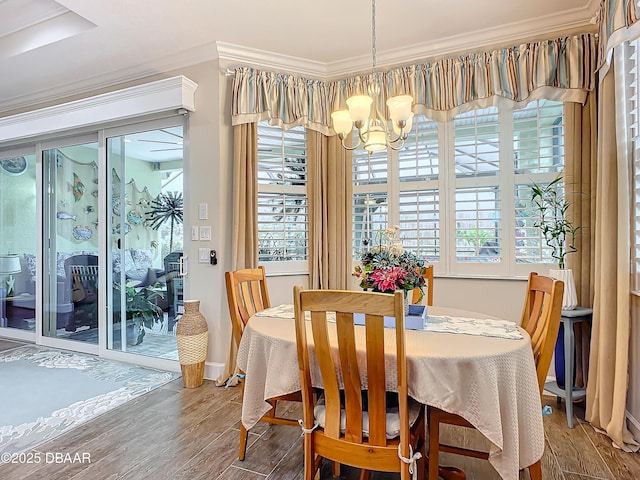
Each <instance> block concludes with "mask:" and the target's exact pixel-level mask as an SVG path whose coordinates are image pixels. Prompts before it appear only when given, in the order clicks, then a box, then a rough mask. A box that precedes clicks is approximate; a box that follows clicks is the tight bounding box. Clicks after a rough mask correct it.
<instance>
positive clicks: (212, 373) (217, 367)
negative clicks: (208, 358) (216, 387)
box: [204, 362, 224, 380]
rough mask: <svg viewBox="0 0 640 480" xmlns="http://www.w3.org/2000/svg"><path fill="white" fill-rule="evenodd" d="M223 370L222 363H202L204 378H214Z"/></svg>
mask: <svg viewBox="0 0 640 480" xmlns="http://www.w3.org/2000/svg"><path fill="white" fill-rule="evenodd" d="M222 372H224V363H218V362H206V363H205V364H204V378H206V379H207V380H216V379H217V378H218V377H219V376H220V375H222Z"/></svg>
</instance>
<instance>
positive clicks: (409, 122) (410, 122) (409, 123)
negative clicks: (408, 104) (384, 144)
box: [391, 113, 413, 135]
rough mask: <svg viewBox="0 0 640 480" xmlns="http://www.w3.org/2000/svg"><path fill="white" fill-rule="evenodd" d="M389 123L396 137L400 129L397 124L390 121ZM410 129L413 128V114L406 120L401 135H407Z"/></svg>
mask: <svg viewBox="0 0 640 480" xmlns="http://www.w3.org/2000/svg"><path fill="white" fill-rule="evenodd" d="M391 123H392V124H393V131H394V133H395V134H396V135H400V127H399V126H398V122H394V121H392V122H391ZM411 127H413V113H412V114H411V116H410V117H409V119H408V120H407V123H406V125H405V126H404V128H403V129H402V133H404V134H405V135H406V134H407V133H409V132H410V131H411Z"/></svg>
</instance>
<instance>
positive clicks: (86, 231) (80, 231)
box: [71, 225, 93, 240]
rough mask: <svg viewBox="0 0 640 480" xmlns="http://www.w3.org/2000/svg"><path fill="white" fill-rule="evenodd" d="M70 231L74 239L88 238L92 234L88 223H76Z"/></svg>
mask: <svg viewBox="0 0 640 480" xmlns="http://www.w3.org/2000/svg"><path fill="white" fill-rule="evenodd" d="M71 233H72V234H73V238H75V239H76V240H89V239H90V238H91V237H92V236H93V230H91V227H90V226H89V225H85V226H84V227H83V226H82V225H76V226H75V227H74V228H73V230H72V232H71Z"/></svg>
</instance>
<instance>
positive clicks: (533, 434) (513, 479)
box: [238, 307, 544, 480]
mask: <svg viewBox="0 0 640 480" xmlns="http://www.w3.org/2000/svg"><path fill="white" fill-rule="evenodd" d="M429 314H430V315H452V316H461V317H470V316H471V315H473V314H470V313H469V312H461V311H455V310H451V309H442V308H437V307H429ZM482 317H484V318H487V317H486V316H482V315H479V314H478V315H476V318H482ZM357 330H359V331H361V332H364V329H363V328H361V329H357ZM385 333H387V334H388V335H386V337H385V338H386V342H385V347H386V351H387V354H388V355H389V359H390V361H389V362H387V369H388V370H387V388H388V389H389V390H394V388H395V387H394V385H395V384H396V383H397V382H396V372H395V369H394V368H390V367H391V366H395V362H394V361H392V359H393V356H394V355H395V343H394V333H393V331H392V330H391V329H389V330H388V331H387V332H385ZM522 333H523V336H522V337H523V338H522V339H505V338H495V337H486V336H477V335H465V334H452V333H435V332H428V331H415V330H407V332H406V350H407V369H408V378H409V394H410V395H411V396H412V397H413V398H415V399H416V400H418V401H419V402H421V403H424V404H427V405H432V406H435V407H438V408H440V409H442V410H446V411H449V412H454V413H456V414H459V415H461V416H462V417H464V418H465V419H466V420H468V421H469V422H470V423H471V424H473V425H474V426H475V427H476V428H477V429H478V430H479V431H480V432H482V434H483V435H484V436H485V437H487V438H488V439H489V440H490V441H491V443H492V448H491V451H490V457H489V461H490V462H491V464H492V465H493V466H494V468H495V469H496V471H497V472H498V473H499V474H500V476H501V477H502V478H503V479H505V480H517V479H518V471H519V469H520V468H524V467H527V466H529V465H531V464H533V463H535V462H536V461H537V460H539V459H540V458H541V457H542V453H543V451H544V431H543V425H542V410H541V408H542V407H541V404H540V396H539V393H538V383H537V377H536V370H535V365H534V362H533V355H532V353H531V346H530V339H529V336H528V335H527V334H526V332H524V331H522ZM362 337H364V335H362ZM309 338H311V332H310V324H309ZM334 338H335V337H334ZM361 339H362V338H361ZM238 366H239V367H240V368H241V369H242V370H243V371H244V372H245V373H246V375H247V376H246V379H245V386H244V398H243V404H242V423H243V424H244V426H245V427H247V428H251V427H253V426H254V425H255V424H256V423H257V422H258V420H259V419H260V417H261V416H262V415H264V414H265V413H266V412H267V411H268V410H269V404H268V403H266V402H265V400H266V399H268V398H272V397H276V396H279V395H284V394H287V393H292V392H295V391H297V390H299V389H300V377H299V372H298V361H297V350H296V340H295V325H294V321H293V319H290V318H272V317H259V316H254V317H252V318H251V319H250V320H249V323H248V324H247V327H246V328H245V330H244V332H243V334H242V341H241V342H240V348H239V351H238ZM312 370H314V367H313V366H312ZM319 378H320V376H319V373H318V371H317V368H315V372H313V371H312V383H313V384H314V386H318V387H320V386H321V383H320V380H319ZM363 385H366V378H363Z"/></svg>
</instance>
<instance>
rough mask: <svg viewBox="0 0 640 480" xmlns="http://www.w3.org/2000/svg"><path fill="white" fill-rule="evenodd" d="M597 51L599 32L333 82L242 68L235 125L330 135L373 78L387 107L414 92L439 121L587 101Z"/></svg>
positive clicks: (418, 109) (419, 106)
mask: <svg viewBox="0 0 640 480" xmlns="http://www.w3.org/2000/svg"><path fill="white" fill-rule="evenodd" d="M596 55H597V38H596V36H595V35H593V34H580V35H572V36H567V37H563V38H557V39H553V40H545V41H540V42H530V43H524V44H521V45H517V46H513V47H509V48H501V49H496V50H492V51H490V52H485V53H475V54H469V55H464V56H458V57H453V58H448V59H443V60H438V61H435V62H428V63H423V64H418V65H411V66H406V67H400V68H394V69H391V70H389V71H386V72H377V73H376V74H375V76H372V75H371V74H369V75H359V76H354V77H350V78H347V79H344V80H336V81H333V82H324V81H321V80H311V79H306V78H302V77H298V76H295V75H290V74H285V73H274V72H264V71H260V70H256V69H253V68H248V67H241V68H238V69H237V70H236V71H235V77H234V82H233V101H232V116H233V119H232V122H233V124H234V125H238V124H242V123H248V122H257V121H260V120H265V119H268V120H269V121H270V122H271V123H272V124H274V125H281V126H283V127H285V128H291V127H293V126H297V125H305V126H306V127H307V128H311V129H313V130H316V131H319V132H321V133H323V134H325V135H330V134H332V133H333V131H332V130H331V128H330V126H331V112H332V111H333V110H335V109H337V108H345V100H346V99H347V98H348V97H349V96H351V95H353V94H355V93H366V92H367V89H368V86H369V85H370V84H371V83H372V81H373V80H374V79H375V81H377V83H378V84H379V85H381V87H382V88H381V95H380V99H379V101H380V104H381V105H386V99H387V98H388V97H391V96H394V95H398V94H409V95H412V96H413V99H414V107H413V110H414V112H415V113H423V114H425V115H427V116H429V117H430V118H434V119H436V120H442V119H446V118H451V117H453V116H454V115H456V114H458V113H460V112H463V111H467V110H470V109H472V108H477V107H485V106H489V105H495V104H498V103H500V102H504V101H511V102H517V103H526V102H529V101H531V100H534V99H536V98H543V97H544V98H549V99H553V100H560V101H572V102H582V101H583V100H584V98H585V96H586V92H587V91H588V90H591V89H593V88H594V83H595V65H596Z"/></svg>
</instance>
